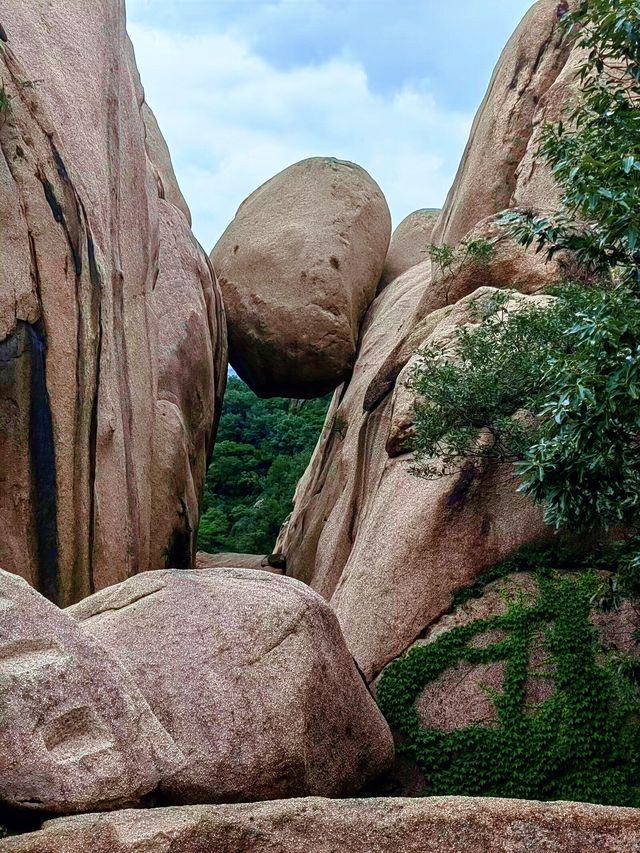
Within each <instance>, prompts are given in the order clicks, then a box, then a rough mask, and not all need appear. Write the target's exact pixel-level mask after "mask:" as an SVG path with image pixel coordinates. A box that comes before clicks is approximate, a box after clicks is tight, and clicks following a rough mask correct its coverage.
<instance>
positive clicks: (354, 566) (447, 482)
mask: <svg viewBox="0 0 640 853" xmlns="http://www.w3.org/2000/svg"><path fill="white" fill-rule="evenodd" d="M429 287H430V279H429V262H428V261H427V262H425V263H423V264H419V265H418V266H416V267H413V268H412V269H410V270H409V271H408V272H406V273H405V274H404V275H402V276H400V278H398V279H396V281H395V282H394V283H393V287H388V288H386V289H385V290H384V291H383V292H382V293H381V294H380V296H379V297H378V298H377V299H376V301H375V302H374V304H373V306H372V307H371V309H370V310H369V313H368V314H367V317H366V320H365V323H364V326H363V334H362V339H361V342H360V356H359V362H358V363H357V364H356V368H355V370H354V375H353V378H352V380H351V382H350V383H349V384H348V385H347V386H346V387H345V388H344V389H342V390H341V391H338V392H336V395H335V398H334V401H333V403H332V405H331V408H330V410H329V413H328V416H327V425H326V427H325V430H324V434H323V436H322V438H321V441H320V443H319V445H318V448H317V449H316V452H315V454H314V457H313V459H312V461H311V464H310V466H309V469H308V470H307V472H306V473H305V476H304V478H303V479H302V480H301V482H300V484H299V486H298V490H297V492H296V498H295V508H294V512H293V514H292V516H291V518H290V520H289V521H288V523H287V524H286V525H285V528H284V529H283V531H282V533H281V536H280V540H279V542H278V544H277V546H276V550H277V551H280V552H282V553H283V554H284V555H285V557H286V560H287V572H288V573H289V574H292V575H293V576H295V577H299V578H300V579H302V580H304V581H306V582H308V583H310V584H311V586H312V587H313V588H314V589H316V590H318V592H320V593H321V594H322V595H324V596H325V597H326V598H328V599H329V600H330V601H331V605H332V607H333V608H334V610H335V611H336V614H337V615H338V618H339V620H340V624H341V626H342V630H343V633H344V635H345V639H346V641H347V645H348V646H349V649H350V650H351V652H352V653H353V654H354V656H355V658H356V660H357V661H358V665H359V666H360V668H361V669H362V671H363V672H364V673H365V675H366V677H367V678H368V679H373V678H375V677H376V675H377V674H378V673H379V672H380V670H381V669H382V667H383V666H385V664H387V663H388V662H389V661H390V660H392V659H393V658H395V657H396V656H397V655H399V654H401V653H402V652H403V651H404V650H405V649H406V648H407V646H408V645H409V644H410V643H411V642H412V641H413V640H414V639H415V638H416V637H418V636H419V634H420V633H421V632H422V631H423V630H424V629H425V628H426V627H427V626H428V625H429V624H431V622H433V620H434V619H436V618H437V617H438V616H439V615H440V614H441V613H443V612H444V611H446V610H447V608H448V607H449V604H450V602H451V598H452V595H453V593H454V592H455V591H456V590H457V589H459V588H460V587H462V586H467V585H469V584H471V583H472V582H473V580H474V579H475V577H476V576H477V574H478V573H480V572H481V571H482V569H483V568H486V567H488V566H490V565H492V564H493V563H495V562H498V561H499V560H501V559H503V558H505V557H506V556H508V555H509V554H510V553H511V552H512V551H513V550H515V549H517V548H518V547H519V546H520V545H522V544H523V543H525V542H527V541H530V540H532V539H538V538H543V537H544V536H545V535H548V531H546V528H545V526H544V525H543V523H542V514H541V511H540V510H539V509H538V508H536V507H534V506H533V505H532V504H531V503H530V502H529V500H528V499H526V498H524V497H523V496H521V495H518V494H517V493H516V486H517V482H516V479H515V475H514V473H513V469H512V466H511V465H495V466H492V465H490V466H488V467H487V468H486V469H484V470H479V469H476V468H474V466H473V465H470V466H469V467H468V468H467V469H465V470H464V471H463V473H462V474H460V475H457V476H448V477H443V478H442V479H440V480H434V481H429V480H423V479H420V478H418V477H416V476H414V475H413V474H412V473H410V470H409V468H410V463H411V453H410V451H411V449H412V447H411V441H410V435H411V423H412V398H411V395H410V394H409V392H408V391H407V389H406V382H405V378H406V377H404V376H403V377H402V378H401V379H398V380H397V382H394V384H393V385H392V389H393V388H394V389H395V390H393V393H390V392H388V391H385V390H384V383H383V384H382V388H383V390H382V392H380V391H379V390H377V389H378V388H379V386H378V384H377V383H378V381H379V376H380V371H381V368H385V366H386V365H387V364H388V362H389V357H390V355H393V354H394V353H395V354H396V355H397V356H399V357H400V360H401V364H400V365H397V364H396V366H395V369H394V370H393V371H392V372H393V373H395V376H396V377H397V376H398V374H399V373H400V370H399V369H398V368H399V367H400V368H403V367H404V366H405V363H406V362H407V361H409V358H410V356H409V355H407V354H406V353H405V356H404V357H403V356H402V352H401V351H402V346H401V345H402V343H403V342H404V341H405V340H406V339H408V340H409V341H413V345H412V347H409V349H410V350H411V355H413V354H414V353H415V352H417V351H418V349H419V347H420V346H421V345H424V344H427V343H433V342H435V341H442V342H446V341H447V340H450V338H451V337H452V335H453V334H454V332H455V329H456V328H459V327H460V326H461V325H464V324H473V323H477V322H478V314H477V313H476V309H477V308H478V307H479V306H481V305H482V304H483V303H485V302H486V301H487V300H488V299H490V298H491V295H492V294H493V293H495V292H496V291H495V290H493V289H491V288H484V289H482V290H480V291H478V292H476V293H474V294H471V295H469V296H467V297H465V298H464V299H462V300H461V301H460V302H459V303H457V304H456V305H455V306H452V307H445V308H442V309H440V310H439V311H436V312H434V313H432V314H429V315H427V317H425V318H424V319H423V320H422V321H421V322H420V323H417V324H415V325H412V324H413V320H414V312H415V309H416V308H417V307H418V305H419V302H420V300H421V298H422V296H423V294H424V293H425V292H426V291H428V288H429ZM514 299H515V297H514ZM520 300H521V301H523V302H524V303H525V304H527V300H526V299H525V297H520ZM410 333H412V334H413V335H414V337H412V335H411V334H410ZM391 360H392V361H393V359H391ZM385 369H386V368H385ZM407 395H408V396H409V400H408V401H407V399H406V396H407ZM407 441H408V446H407Z"/></svg>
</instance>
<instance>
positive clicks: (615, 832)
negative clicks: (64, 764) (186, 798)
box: [0, 797, 640, 853]
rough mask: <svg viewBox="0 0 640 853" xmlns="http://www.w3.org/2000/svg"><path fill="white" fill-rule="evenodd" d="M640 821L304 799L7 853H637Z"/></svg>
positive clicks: (11, 845)
mask: <svg viewBox="0 0 640 853" xmlns="http://www.w3.org/2000/svg"><path fill="white" fill-rule="evenodd" d="M639 848H640V811H638V810H637V809H624V808H612V807H607V806H594V805H590V804H587V803H537V802H527V801H524V800H501V799H472V798H463V797H426V798H418V799H411V800H408V799H401V798H395V799H382V798H380V799H369V800H321V799H302V800H287V801H279V802H273V803H256V804H254V805H235V806H233V805H232V806H190V807H188V806H187V807H182V808H173V809H154V810H153V811H123V812H116V813H113V814H104V815H95V814H94V815H82V816H79V817H74V818H66V819H65V818H61V819H58V820H53V821H48V822H47V823H46V824H45V825H44V827H43V829H42V830H41V831H40V832H36V833H33V834H31V835H25V836H22V837H18V838H10V839H7V840H5V841H0V850H1V851H2V853H85V851H88V850H91V851H92V853H142V851H150V853H151V851H153V853H205V851H214V850H215V851H216V853H283V851H286V852H287V853H309V851H313V853H335V851H338V850H339V851H341V853H342V851H349V853H399V851H402V853H524V851H526V853H587V851H595V850H597V851H599V853H631V851H633V850H637V849H639Z"/></svg>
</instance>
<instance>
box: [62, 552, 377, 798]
mask: <svg viewBox="0 0 640 853" xmlns="http://www.w3.org/2000/svg"><path fill="white" fill-rule="evenodd" d="M67 612H68V613H70V614H71V615H72V616H74V617H75V618H76V619H78V620H79V622H80V623H81V625H82V628H83V630H84V631H85V633H86V635H87V636H89V637H92V638H94V639H95V640H97V641H98V642H99V643H100V644H101V645H103V646H104V647H105V648H106V649H107V650H108V651H110V652H111V653H112V654H113V655H114V656H115V657H116V658H117V659H118V660H119V661H120V662H121V663H122V664H123V665H124V666H125V667H126V668H127V670H128V671H129V672H130V673H131V675H132V676H133V679H134V681H135V683H136V685H137V686H138V687H139V689H140V691H141V693H142V694H143V695H144V696H145V698H146V699H147V701H148V702H149V704H150V706H151V708H152V709H153V710H154V713H155V714H156V716H157V717H158V719H159V720H161V721H162V724H163V725H164V726H165V728H166V729H167V731H168V732H169V733H170V734H171V736H172V737H173V738H174V740H175V742H176V744H177V745H178V746H179V748H180V749H181V750H182V752H183V753H184V755H185V758H186V765H185V767H184V768H182V769H181V770H180V771H179V772H177V773H174V774H168V775H167V776H166V777H165V778H164V779H163V780H162V782H161V785H160V793H161V795H162V796H163V797H164V798H165V800H166V799H168V800H169V802H171V803H176V804H184V803H212V802H238V801H242V800H270V799H280V798H283V797H296V796H305V795H316V796H325V797H339V796H349V795H353V794H356V793H358V792H359V791H360V790H361V789H362V788H363V787H364V785H365V784H367V783H369V782H372V781H373V780H374V779H375V778H376V777H377V776H378V775H379V774H380V773H381V772H382V771H383V770H385V769H386V768H387V767H388V766H389V764H390V763H391V761H392V759H393V741H392V738H391V732H390V731H389V727H388V726H387V724H386V722H385V720H384V718H383V716H382V714H381V713H380V711H379V709H378V708H377V706H376V703H375V702H374V700H373V698H372V696H371V695H370V693H369V691H368V690H367V688H366V686H365V684H364V682H363V680H362V678H361V676H360V673H359V672H358V670H357V668H356V666H355V664H354V662H353V658H352V657H351V655H350V654H349V652H348V650H347V647H346V645H345V642H344V639H343V637H342V635H341V633H340V628H339V627H338V622H337V620H336V617H335V615H334V614H333V613H332V612H331V609H330V608H329V607H328V605H327V604H326V602H325V601H324V600H323V599H322V598H321V597H320V596H319V595H317V594H316V593H314V592H313V591H312V590H310V589H309V588H308V587H307V586H305V585H304V584H301V583H299V582H298V581H295V580H293V579H291V578H282V577H277V576H274V575H273V574H270V573H267V572H263V571H252V570H249V569H236V568H215V569H198V570H194V571H176V570H173V571H161V572H146V573H143V574H141V575H138V576H136V577H134V578H130V579H129V580H128V581H125V582H124V583H122V584H118V585H117V586H115V587H112V588H109V589H105V590H101V591H100V592H98V593H96V594H95V595H93V596H90V597H89V598H87V599H85V600H84V601H82V602H80V603H79V604H77V605H75V606H74V607H72V608H70V609H69V610H68V611H67Z"/></svg>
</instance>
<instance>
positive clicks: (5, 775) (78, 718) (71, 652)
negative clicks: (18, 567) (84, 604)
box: [0, 571, 184, 814]
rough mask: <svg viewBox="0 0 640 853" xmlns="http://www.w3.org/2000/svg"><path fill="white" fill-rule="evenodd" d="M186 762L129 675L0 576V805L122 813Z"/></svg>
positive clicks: (17, 581)
mask: <svg viewBox="0 0 640 853" xmlns="http://www.w3.org/2000/svg"><path fill="white" fill-rule="evenodd" d="M183 763H184V761H183V757H182V755H181V753H180V751H179V750H178V749H177V748H176V747H175V744H174V743H173V741H172V740H171V738H170V737H169V735H168V734H167V732H166V731H165V730H164V729H163V728H162V726H161V725H160V723H159V722H158V720H157V719H156V718H155V717H154V715H153V714H152V712H151V709H150V708H149V706H148V704H147V703H146V702H145V700H144V699H143V697H142V695H141V694H140V692H139V690H138V689H137V688H136V686H135V685H134V683H133V680H132V678H131V676H130V675H129V674H128V673H127V672H126V671H125V669H124V668H123V667H122V666H120V664H118V663H117V662H116V661H115V660H114V659H113V658H112V657H111V656H110V655H109V654H108V653H107V652H106V651H105V650H104V649H103V648H102V647H101V646H100V645H99V644H98V643H96V641H95V640H94V639H93V638H92V637H91V636H90V635H89V634H88V633H87V632H85V631H82V630H81V628H80V627H79V626H78V624H77V623H76V622H75V621H74V620H73V619H71V618H70V617H69V616H67V615H66V614H65V613H63V612H62V611H61V610H59V609H58V608H57V607H56V606H55V605H53V604H51V603H50V602H48V601H47V600H46V599H45V598H43V597H42V596H41V595H40V594H39V593H37V592H36V591H35V590H34V589H32V588H31V587H30V586H29V585H28V584H27V582H26V581H24V580H22V579H21V578H19V577H17V576H16V575H11V574H8V573H7V572H3V571H0V801H3V802H4V803H8V804H10V805H12V806H15V807H18V808H26V809H34V810H44V811H49V812H56V813H62V814H65V813H67V814H68V813H70V812H76V811H91V810H96V809H106V808H118V807H122V806H123V805H132V804H134V803H136V802H137V801H138V800H139V799H140V797H142V796H143V795H144V794H147V793H149V792H150V791H152V790H153V789H154V788H155V787H156V786H157V785H158V783H159V782H160V780H161V779H162V778H163V777H164V776H166V775H170V774H171V773H173V772H175V771H176V770H177V769H179V768H180V767H181V766H182V764H183Z"/></svg>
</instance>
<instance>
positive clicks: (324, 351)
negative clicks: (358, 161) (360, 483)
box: [211, 157, 391, 397]
mask: <svg viewBox="0 0 640 853" xmlns="http://www.w3.org/2000/svg"><path fill="white" fill-rule="evenodd" d="M390 235H391V217H390V214H389V209H388V207H387V203H386V201H385V198H384V196H383V195H382V192H381V190H380V188H379V187H378V185H377V184H376V183H375V181H374V180H373V179H372V178H371V177H370V175H368V174H367V172H365V171H364V169H361V168H360V167H359V166H356V165H355V164H354V163H348V162H344V161H342V160H335V159H333V158H328V157H313V158H311V159H309V160H303V161H301V162H300V163H295V164H294V165H293V166H289V167H288V168H287V169H285V170H284V171H283V172H280V173H279V174H278V175H276V176H275V177H273V178H271V180H269V181H267V183H266V184H263V185H262V186H261V187H259V188H258V189H257V190H256V191H255V192H253V193H252V194H251V195H250V196H249V197H248V198H247V199H246V200H245V201H244V202H243V203H242V204H241V205H240V208H239V209H238V212H237V213H236V216H235V219H234V220H233V222H232V223H231V224H230V225H229V227H228V228H227V229H226V231H225V232H224V234H223V235H222V237H221V238H220V240H219V241H218V243H217V245H216V246H215V248H214V250H213V252H212V254H211V260H212V262H213V265H214V267H215V270H216V273H217V275H218V278H219V281H220V286H221V288H222V292H223V294H224V300H225V307H226V310H227V315H228V320H229V353H230V359H231V363H232V364H233V366H234V368H235V369H236V370H237V372H238V374H239V375H240V376H241V377H242V379H244V380H245V382H247V384H248V385H249V386H250V387H251V388H252V389H253V391H255V392H256V393H257V394H258V395H260V396H263V397H321V396H322V395H323V394H326V393H328V392H329V391H333V390H334V389H335V388H336V387H337V386H338V385H339V384H340V383H341V382H342V381H344V379H345V378H346V377H347V376H348V375H349V373H350V371H351V369H352V367H353V363H354V361H355V357H356V346H357V343H358V331H359V328H360V323H361V321H362V318H363V316H364V313H365V311H366V310H367V308H368V306H369V304H370V303H371V301H372V300H373V298H374V296H375V293H376V288H377V286H378V282H379V280H380V275H381V272H382V266H383V264H384V259H385V255H386V253H387V247H388V246H389V238H390Z"/></svg>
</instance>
